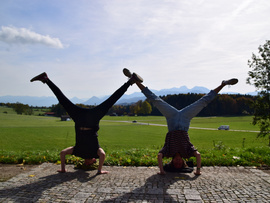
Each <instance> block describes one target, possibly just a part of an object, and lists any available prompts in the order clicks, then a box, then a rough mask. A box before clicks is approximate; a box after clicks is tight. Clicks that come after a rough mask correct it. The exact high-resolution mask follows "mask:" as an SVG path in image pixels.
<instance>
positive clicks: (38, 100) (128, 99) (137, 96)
mask: <svg viewBox="0 0 270 203" xmlns="http://www.w3.org/2000/svg"><path fill="white" fill-rule="evenodd" d="M151 91H152V92H153V93H155V94H156V95H158V96H166V95H169V94H187V93H196V94H205V93H208V92H209V91H210V90H209V89H207V88H205V87H199V86H195V87H193V88H192V89H188V88H187V87H186V86H181V87H179V88H177V87H174V88H170V89H162V90H153V89H151ZM223 94H239V93H237V92H226V93H223ZM246 94H247V95H253V96H255V95H257V92H249V93H246ZM109 96H110V95H108V96H104V97H101V98H99V97H96V96H93V97H91V98H89V99H79V98H77V97H73V98H71V99H70V100H71V101H72V102H73V103H74V104H85V105H98V104H100V103H101V102H103V101H105V100H106V99H107V98H108V97H109ZM145 99H146V97H145V96H144V95H143V94H142V93H141V92H134V93H133V94H130V95H126V94H124V95H123V96H122V97H121V98H120V99H119V100H118V101H117V102H116V104H122V105H127V104H132V103H135V102H137V101H139V100H145ZM17 102H19V103H22V104H28V105H29V106H39V107H41V106H44V107H50V106H52V105H54V104H58V100H57V98H56V97H54V96H50V97H45V96H44V97H32V96H0V103H17Z"/></svg>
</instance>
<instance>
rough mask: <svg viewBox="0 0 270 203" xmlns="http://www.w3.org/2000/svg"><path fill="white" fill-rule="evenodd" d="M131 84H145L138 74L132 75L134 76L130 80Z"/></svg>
mask: <svg viewBox="0 0 270 203" xmlns="http://www.w3.org/2000/svg"><path fill="white" fill-rule="evenodd" d="M129 82H130V83H131V85H133V84H134V83H135V82H139V83H142V82H143V79H142V77H141V76H139V75H138V74H137V73H132V76H131V78H130V79H129Z"/></svg>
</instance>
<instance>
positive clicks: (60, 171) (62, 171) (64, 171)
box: [57, 169, 67, 173]
mask: <svg viewBox="0 0 270 203" xmlns="http://www.w3.org/2000/svg"><path fill="white" fill-rule="evenodd" d="M57 172H58V173H66V172H67V169H65V170H62V169H61V170H57Z"/></svg>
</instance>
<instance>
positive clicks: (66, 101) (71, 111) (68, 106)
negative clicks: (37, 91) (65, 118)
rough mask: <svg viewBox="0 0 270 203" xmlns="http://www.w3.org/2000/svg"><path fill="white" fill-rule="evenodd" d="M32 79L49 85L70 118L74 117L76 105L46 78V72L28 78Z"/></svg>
mask: <svg viewBox="0 0 270 203" xmlns="http://www.w3.org/2000/svg"><path fill="white" fill-rule="evenodd" d="M30 81H31V82H33V81H41V82H43V83H45V84H47V85H48V86H49V88H50V89H51V90H52V92H53V93H54V94H55V96H56V97H57V99H58V101H59V103H60V104H61V105H62V106H63V107H64V108H65V110H66V111H67V112H68V114H69V115H70V117H71V118H73V119H74V118H75V117H76V113H77V109H78V107H77V106H76V105H74V104H73V103H72V102H71V101H70V100H69V99H68V98H67V97H66V96H65V95H64V94H63V93H62V91H61V90H60V89H59V88H58V87H57V86H56V85H55V84H54V83H53V82H52V81H51V80H50V79H49V78H48V76H47V74H46V73H42V74H40V75H38V76H36V77H34V78H32V79H31V80H30Z"/></svg>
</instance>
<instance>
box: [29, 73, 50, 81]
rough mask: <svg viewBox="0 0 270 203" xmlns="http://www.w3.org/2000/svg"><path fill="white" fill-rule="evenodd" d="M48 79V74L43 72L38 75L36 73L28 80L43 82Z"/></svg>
mask: <svg viewBox="0 0 270 203" xmlns="http://www.w3.org/2000/svg"><path fill="white" fill-rule="evenodd" d="M47 79H48V76H47V74H46V73H45V72H44V73H41V74H40V75H37V76H36V77H33V78H32V79H31V80H30V81H31V82H34V81H38V80H39V81H41V82H43V83H45V82H46V81H47Z"/></svg>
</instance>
